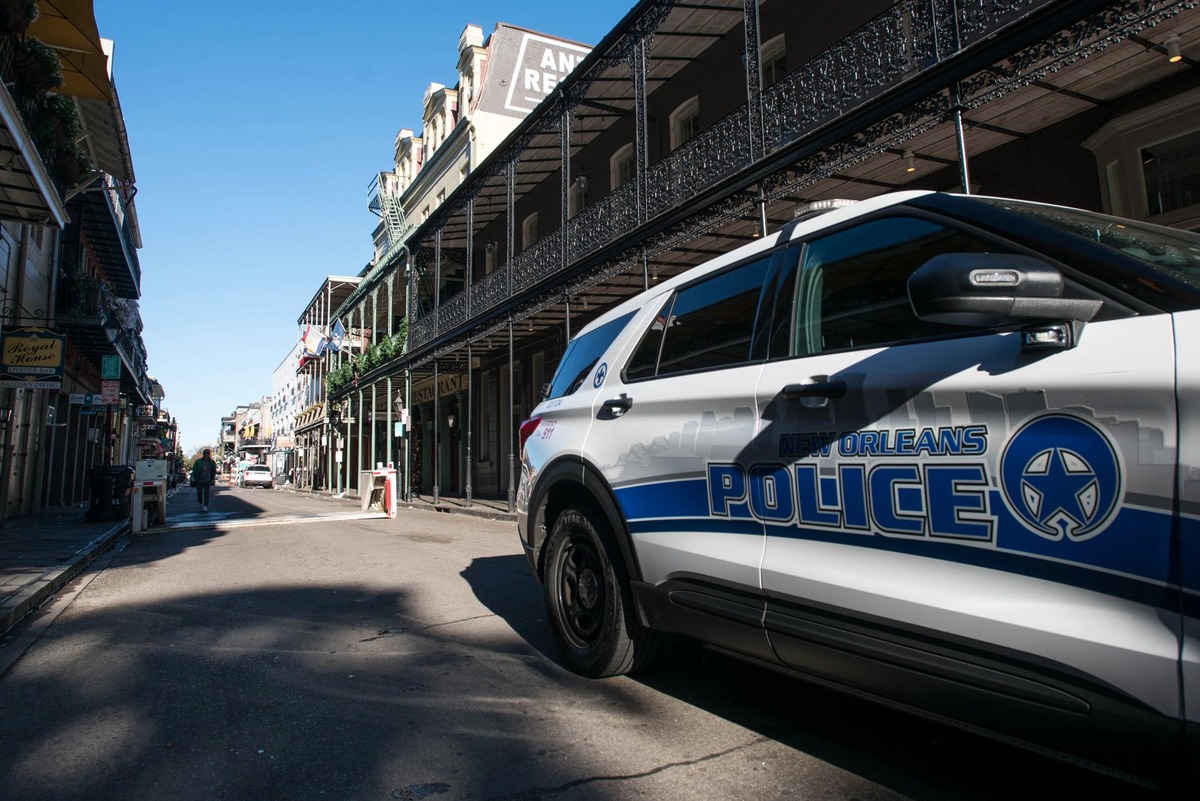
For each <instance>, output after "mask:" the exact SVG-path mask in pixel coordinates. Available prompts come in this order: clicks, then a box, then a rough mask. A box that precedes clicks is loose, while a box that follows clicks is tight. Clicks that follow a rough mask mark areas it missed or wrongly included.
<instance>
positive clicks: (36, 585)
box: [0, 520, 130, 635]
mask: <svg viewBox="0 0 1200 801" xmlns="http://www.w3.org/2000/svg"><path fill="white" fill-rule="evenodd" d="M129 528H130V526H129V521H128V520H122V521H120V522H119V523H116V524H115V525H114V526H113V527H112V528H110V529H109V530H108V531H106V532H104V533H103V534H101V535H100V536H99V537H97V538H96V539H94V540H92V541H91V542H89V543H88V544H87V545H85V546H83V547H82V548H80V549H79V550H78V551H76V552H75V554H74V555H73V556H72V557H71V558H70V559H68V560H67V561H66V562H64V563H62V564H61V565H57V566H55V567H53V568H51V569H49V570H47V571H46V572H45V573H43V574H42V575H41V576H39V577H38V578H37V579H35V580H34V581H32V582H30V583H29V584H28V585H26V586H25V587H24V588H22V589H21V590H20V592H18V593H16V594H15V595H13V596H12V597H11V598H9V599H8V600H7V601H5V603H4V606H2V607H0V635H2V634H6V633H8V631H9V630H10V629H11V628H12V627H13V626H15V625H16V624H17V623H19V622H20V621H21V620H22V619H23V618H24V617H25V616H26V615H28V614H29V613H30V612H32V611H33V610H34V609H37V608H38V607H39V606H41V605H42V603H43V602H44V601H45V600H46V599H47V598H49V597H50V596H51V595H53V594H54V593H56V592H58V590H60V589H61V588H62V587H63V585H64V584H66V583H67V582H69V581H70V580H71V579H73V578H75V577H76V576H77V575H79V573H80V572H82V571H83V569H84V568H86V567H87V566H88V565H90V564H91V563H92V562H94V561H95V560H96V558H97V557H99V556H100V554H102V553H104V552H105V551H107V550H108V549H109V548H111V547H112V546H113V543H115V542H116V541H117V540H118V539H120V538H121V536H122V535H123V534H126V533H128V532H129Z"/></svg>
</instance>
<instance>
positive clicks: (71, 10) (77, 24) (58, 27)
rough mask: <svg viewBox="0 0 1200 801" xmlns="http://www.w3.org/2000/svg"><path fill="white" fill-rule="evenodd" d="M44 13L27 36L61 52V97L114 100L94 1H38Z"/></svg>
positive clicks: (30, 28) (59, 55)
mask: <svg viewBox="0 0 1200 801" xmlns="http://www.w3.org/2000/svg"><path fill="white" fill-rule="evenodd" d="M38 8H39V10H40V11H41V16H39V17H38V18H37V19H36V20H35V21H34V22H33V24H32V25H30V26H29V30H28V31H27V33H28V34H29V35H30V36H36V37H37V38H38V39H41V40H42V41H43V42H45V43H46V44H48V45H50V46H51V47H53V48H54V49H55V50H57V51H58V57H59V61H61V62H62V71H63V85H62V86H60V87H59V88H58V89H57V90H55V91H57V92H59V93H60V94H64V95H72V96H74V97H90V98H92V99H93V100H106V101H111V100H112V94H111V92H110V91H109V85H110V81H109V77H108V56H106V55H105V54H104V50H103V48H101V47H100V32H99V31H98V30H97V29H96V13H95V11H94V10H93V8H92V0H38Z"/></svg>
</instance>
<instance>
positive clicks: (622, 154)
mask: <svg viewBox="0 0 1200 801" xmlns="http://www.w3.org/2000/svg"><path fill="white" fill-rule="evenodd" d="M633 164H634V153H633V142H630V143H629V144H627V145H624V146H623V147H621V148H620V149H619V150H617V152H616V153H613V154H612V158H610V159H609V160H608V180H609V185H610V187H611V188H612V189H613V190H615V189H617V188H618V187H621V186H624V185H625V184H627V183H629V182H630V181H632V180H633V176H634V169H633Z"/></svg>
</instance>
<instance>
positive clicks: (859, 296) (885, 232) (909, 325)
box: [771, 216, 1012, 355]
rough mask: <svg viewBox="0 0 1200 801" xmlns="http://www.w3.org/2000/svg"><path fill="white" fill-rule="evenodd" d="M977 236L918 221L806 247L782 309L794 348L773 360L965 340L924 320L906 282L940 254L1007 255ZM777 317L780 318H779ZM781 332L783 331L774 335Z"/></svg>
mask: <svg viewBox="0 0 1200 801" xmlns="http://www.w3.org/2000/svg"><path fill="white" fill-rule="evenodd" d="M1010 252H1012V251H1011V250H1009V249H1006V248H1004V247H1002V246H999V245H997V243H995V242H992V241H990V240H986V239H984V238H982V237H980V236H978V235H976V234H972V233H968V232H965V231H960V230H957V229H953V228H949V227H946V226H944V225H940V224H938V223H935V222H931V221H929V220H924V219H919V218H916V217H901V216H897V217H885V218H882V219H876V220H871V221H869V222H866V223H863V224H861V225H856V226H854V227H852V228H847V229H843V230H841V231H838V232H837V233H834V234H830V235H828V236H824V237H821V238H819V239H815V240H812V241H810V242H808V243H806V245H805V247H804V255H803V259H802V264H801V267H800V269H799V271H798V272H797V274H796V277H795V279H794V280H793V281H792V283H791V288H790V289H789V290H785V291H786V292H788V293H789V296H788V297H787V298H781V305H780V308H781V309H783V310H784V313H785V314H786V315H788V316H789V317H790V319H791V325H790V326H786V327H783V329H782V330H784V331H787V332H788V334H790V340H791V341H790V342H788V343H786V346H785V345H784V344H783V343H779V345H778V347H777V346H776V345H775V344H774V343H773V346H772V349H771V352H772V354H773V355H774V354H780V353H783V352H786V353H788V354H790V355H808V354H814V353H823V352H826V351H831V350H845V349H850V348H866V347H875V346H878V345H885V344H889V343H894V342H903V341H910V340H916V339H927V338H930V337H940V336H949V335H959V334H962V333H964V332H965V329H964V328H962V327H961V326H954V325H948V324H942V323H931V322H927V321H925V320H921V319H919V318H918V317H917V316H916V314H915V313H914V312H913V310H912V305H911V304H910V303H909V300H908V277H909V276H910V275H911V274H912V273H913V271H915V270H916V269H917V268H918V267H920V266H921V265H922V264H924V263H925V262H926V261H928V260H929V259H930V258H932V257H933V256H936V255H938V254H940V253H1010ZM777 313H778V312H777ZM776 330H777V331H778V330H780V329H779V328H777V329H776Z"/></svg>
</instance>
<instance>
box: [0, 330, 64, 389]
mask: <svg viewBox="0 0 1200 801" xmlns="http://www.w3.org/2000/svg"><path fill="white" fill-rule="evenodd" d="M66 340H67V336H66V334H60V333H58V332H57V331H51V330H50V329H49V328H26V327H13V326H4V329H3V339H2V341H0V388H4V389H59V388H61V387H62V376H63V355H64V354H65V353H66Z"/></svg>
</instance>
